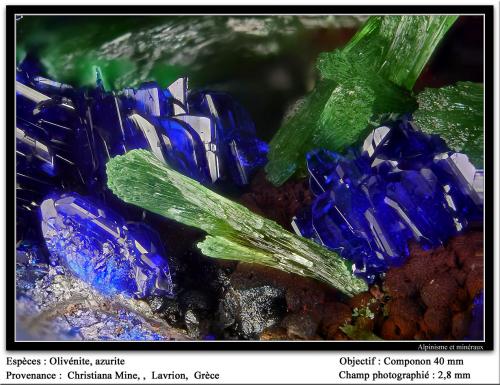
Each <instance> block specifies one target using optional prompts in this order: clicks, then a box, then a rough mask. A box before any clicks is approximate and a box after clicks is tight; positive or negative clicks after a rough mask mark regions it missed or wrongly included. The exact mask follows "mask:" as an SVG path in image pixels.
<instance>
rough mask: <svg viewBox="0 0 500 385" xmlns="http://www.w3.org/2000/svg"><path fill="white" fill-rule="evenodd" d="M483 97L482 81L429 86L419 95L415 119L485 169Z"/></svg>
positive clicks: (428, 130)
mask: <svg viewBox="0 0 500 385" xmlns="http://www.w3.org/2000/svg"><path fill="white" fill-rule="evenodd" d="M483 96H484V89H483V85H482V84H479V83H471V82H458V83H456V84H455V85H453V86H448V87H443V88H426V89H425V90H423V91H422V92H420V93H419V94H418V96H417V101H418V109H417V111H415V114H414V120H415V122H416V123H417V125H418V126H419V127H420V128H421V129H422V130H423V131H426V132H428V133H430V134H439V135H440V136H441V137H442V138H443V139H445V140H446V143H447V144H448V146H450V148H452V149H453V150H454V151H457V152H463V153H465V154H467V155H468V156H469V159H470V160H471V162H472V163H473V164H474V165H475V166H476V167H478V168H483V139H484V135H483V105H484V102H483Z"/></svg>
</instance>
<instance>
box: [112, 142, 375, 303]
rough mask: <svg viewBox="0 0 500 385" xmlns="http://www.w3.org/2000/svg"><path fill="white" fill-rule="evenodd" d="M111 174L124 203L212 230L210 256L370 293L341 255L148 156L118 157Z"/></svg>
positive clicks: (207, 243) (205, 248) (206, 245)
mask: <svg viewBox="0 0 500 385" xmlns="http://www.w3.org/2000/svg"><path fill="white" fill-rule="evenodd" d="M106 171H107V175H108V186H109V188H110V189H111V190H112V191H113V193H114V194H116V195H117V196H118V197H119V198H120V199H122V200H124V201H125V202H127V203H131V204H134V205H137V206H139V207H142V208H144V209H146V210H149V211H152V212H154V213H157V214H160V215H162V216H164V217H166V218H170V219H173V220H175V221H178V222H181V223H183V224H185V225H188V226H192V227H197V228H199V229H202V230H204V231H206V232H207V233H208V236H207V237H206V238H205V240H204V241H203V242H201V243H199V244H198V247H199V248H200V250H201V251H202V252H203V254H205V255H207V256H209V257H213V258H221V259H232V260H239V261H243V262H250V263H259V264H262V265H266V266H270V267H273V268H276V269H279V270H283V271H286V272H288V273H295V274H299V275H302V276H305V277H312V278H315V279H317V280H319V281H322V282H325V283H327V284H329V285H332V286H333V287H335V288H337V289H338V290H340V291H341V292H343V293H344V294H346V295H349V296H352V295H355V294H357V293H360V292H363V291H366V290H367V289H368V287H367V284H366V282H365V281H364V280H362V279H360V278H357V277H355V276H353V273H352V264H351V263H350V262H348V261H346V260H344V259H342V258H341V257H340V256H339V255H337V254H336V253H334V252H332V251H330V250H328V249H326V248H324V247H323V246H320V245H318V244H316V243H314V242H313V241H310V240H308V239H305V238H302V237H299V236H297V235H295V234H292V233H290V232H288V231H286V230H284V229H283V228H282V227H281V226H280V225H278V224H277V223H275V222H273V221H271V220H268V219H266V218H263V217H261V216H259V215H257V214H255V213H252V212H251V211H250V210H248V209H247V208H245V207H243V206H242V205H240V204H238V203H235V202H233V201H231V200H229V199H227V198H224V197H223V196H221V195H219V194H217V193H215V192H213V191H211V190H209V189H208V188H206V187H204V186H202V185H201V184H200V183H198V182H197V181H195V180H193V179H190V178H188V177H186V176H184V175H182V174H180V173H178V172H177V171H175V170H173V169H172V168H170V167H169V166H167V165H165V164H164V163H162V162H160V161H159V160H158V159H157V158H156V157H155V156H154V155H153V154H152V153H150V152H148V151H145V150H133V151H130V152H128V153H126V154H125V155H123V156H117V157H114V158H112V159H111V160H110V161H109V162H108V164H107V165H106Z"/></svg>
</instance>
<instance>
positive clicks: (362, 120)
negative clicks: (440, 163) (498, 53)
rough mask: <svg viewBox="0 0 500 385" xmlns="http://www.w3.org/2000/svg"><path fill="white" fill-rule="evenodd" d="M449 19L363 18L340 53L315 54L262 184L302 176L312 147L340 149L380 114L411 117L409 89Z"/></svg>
mask: <svg viewBox="0 0 500 385" xmlns="http://www.w3.org/2000/svg"><path fill="white" fill-rule="evenodd" d="M456 18H457V16H437V15H434V16H374V17H370V18H369V19H368V21H367V22H366V23H365V25H364V26H363V28H361V29H360V30H359V32H358V33H357V34H356V35H355V36H354V37H353V38H352V39H351V41H350V42H349V43H348V44H347V45H346V46H345V47H344V48H343V49H341V50H336V51H332V52H328V53H324V54H322V55H320V57H319V59H318V62H317V67H318V69H319V72H320V73H321V79H320V81H319V82H318V84H317V85H316V88H315V89H314V90H313V91H312V92H311V93H310V94H309V95H308V96H306V98H305V99H304V101H303V102H302V104H301V105H299V106H298V108H296V109H295V111H294V112H293V113H292V114H291V116H290V117H289V118H288V119H286V120H285V121H284V123H283V125H282V127H281V128H280V129H279V130H278V132H277V133H276V134H275V136H274V137H273V139H272V140H271V143H270V150H269V154H268V157H269V162H268V164H267V165H266V171H267V175H268V178H269V180H270V181H271V182H273V183H274V184H276V185H281V184H282V183H283V182H285V181H286V180H287V179H288V178H289V177H290V176H292V175H293V174H294V173H295V172H297V171H299V172H301V171H304V170H305V163H304V159H305V156H306V154H307V152H308V151H310V150H312V149H314V148H327V149H329V150H333V151H344V150H345V149H346V147H347V146H350V145H352V143H353V141H356V140H357V139H359V138H360V137H361V136H363V134H365V133H366V131H367V129H368V128H369V127H370V125H371V122H376V123H375V124H378V123H379V122H380V121H381V120H383V119H382V116H383V114H386V113H406V112H412V111H413V110H414V109H415V107H416V106H415V102H414V100H413V99H412V97H411V95H409V93H408V91H409V90H411V89H412V87H413V85H414V83H415V81H416V80H417V78H418V76H419V74H420V72H421V71H422V69H423V68H424V66H425V64H426V63H427V61H428V59H429V58H430V56H431V54H432V52H433V51H434V49H435V48H436V46H437V45H438V44H439V42H440V41H441V39H442V38H443V36H444V35H445V33H446V32H447V31H448V29H449V28H450V27H451V26H452V25H453V23H454V22H455V20H456ZM305 117H307V118H305Z"/></svg>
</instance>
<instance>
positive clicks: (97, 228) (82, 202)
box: [40, 193, 173, 298]
mask: <svg viewBox="0 0 500 385" xmlns="http://www.w3.org/2000/svg"><path fill="white" fill-rule="evenodd" d="M40 219H41V226H42V233H43V237H44V238H45V243H46V245H47V248H48V250H49V252H50V262H51V264H52V265H61V266H63V267H65V268H67V269H69V270H70V272H71V273H73V274H74V275H76V276H77V277H79V278H80V279H82V280H83V281H85V282H88V283H90V284H92V286H93V287H95V288H96V289H97V290H99V291H100V292H101V293H103V294H105V295H114V294H120V293H123V294H125V295H128V296H134V297H137V298H144V297H147V296H150V295H172V294H173V285H172V279H171V275H170V271H169V267H168V262H167V260H166V258H165V256H166V254H165V251H164V249H163V246H162V243H161V242H160V240H159V239H158V236H157V235H156V234H155V233H154V231H153V230H152V229H151V228H149V227H148V226H146V225H145V224H142V223H131V224H128V223H126V222H125V220H124V219H123V218H122V217H121V216H119V215H118V214H116V213H114V212H112V211H111V210H109V209H107V208H104V207H102V206H100V205H99V204H97V203H95V202H93V201H92V199H89V198H86V197H83V196H80V195H78V194H76V193H68V194H52V195H49V196H48V197H47V198H46V199H45V200H44V201H43V202H42V203H41V205H40Z"/></svg>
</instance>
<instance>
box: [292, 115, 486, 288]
mask: <svg viewBox="0 0 500 385" xmlns="http://www.w3.org/2000/svg"><path fill="white" fill-rule="evenodd" d="M307 165H308V170H309V175H310V187H311V191H312V192H313V194H314V195H315V196H316V198H315V200H314V201H313V203H312V205H311V207H309V208H308V209H305V210H303V211H302V212H301V213H300V215H299V216H298V217H296V218H294V221H293V223H292V225H293V227H294V229H295V230H296V232H297V233H298V234H300V235H302V236H305V237H308V238H311V239H314V240H316V241H317V242H319V243H321V244H323V245H325V246H327V247H329V248H331V249H333V250H335V251H337V252H339V253H340V254H341V255H342V256H344V257H345V258H347V259H350V260H352V261H353V262H354V268H355V272H356V273H358V274H360V275H362V276H364V277H366V278H367V279H368V280H369V281H372V280H373V279H375V277H376V276H377V275H378V274H379V273H381V272H383V271H385V270H386V269H387V268H388V267H389V266H397V265H400V264H401V263H402V262H403V261H404V260H405V258H406V256H407V255H408V246H407V243H408V241H409V240H410V239H415V240H417V241H419V242H420V243H421V245H422V246H423V247H434V246H437V245H440V244H442V243H444V242H445V241H446V240H447V239H449V238H450V237H451V236H453V235H455V234H457V233H458V232H460V231H462V230H463V229H464V228H465V227H466V226H467V225H468V224H469V223H470V222H472V221H476V220H480V219H481V216H482V204H483V203H482V179H483V173H482V171H481V170H479V171H478V170H476V169H475V168H474V166H473V165H472V164H471V163H470V162H469V160H468V158H467V156H466V155H464V154H460V153H453V152H450V151H449V149H448V147H447V146H446V144H445V143H444V141H443V140H442V139H441V138H439V137H438V136H436V135H427V134H425V133H423V132H421V131H420V130H418V128H417V127H415V126H414V125H413V124H412V122H411V121H409V120H408V119H407V118H405V119H402V120H398V121H396V122H393V123H391V124H390V125H388V126H381V127H379V128H377V129H375V130H373V131H372V132H371V133H370V134H369V135H368V137H367V138H366V139H365V141H364V144H363V147H362V148H361V150H356V149H351V150H350V151H349V152H348V154H347V155H345V156H343V155H340V154H336V153H332V152H330V151H326V150H315V151H312V152H310V153H309V154H308V155H307Z"/></svg>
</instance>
